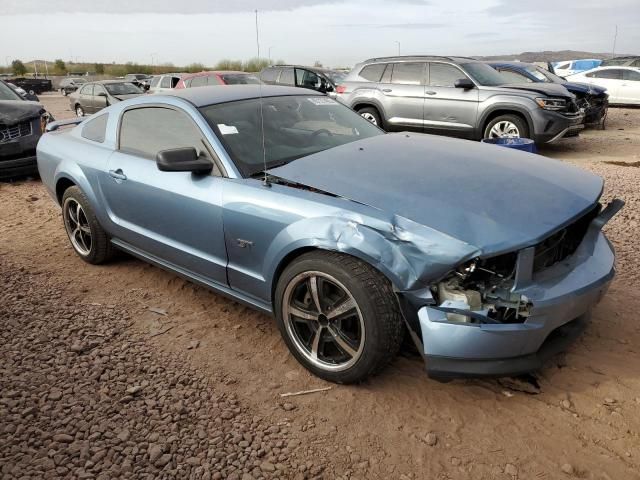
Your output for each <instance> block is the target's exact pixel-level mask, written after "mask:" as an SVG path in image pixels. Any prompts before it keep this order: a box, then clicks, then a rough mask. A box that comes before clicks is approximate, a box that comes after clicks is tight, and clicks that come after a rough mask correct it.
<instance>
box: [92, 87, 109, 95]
mask: <svg viewBox="0 0 640 480" xmlns="http://www.w3.org/2000/svg"><path fill="white" fill-rule="evenodd" d="M101 93H105V94H106V93H107V91H106V90H105V89H104V87H103V86H102V85H95V86H94V87H93V94H94V95H100V94H101Z"/></svg>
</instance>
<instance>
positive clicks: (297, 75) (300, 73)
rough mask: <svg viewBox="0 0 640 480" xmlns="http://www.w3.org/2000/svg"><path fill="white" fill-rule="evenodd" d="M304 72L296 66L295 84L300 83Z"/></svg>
mask: <svg viewBox="0 0 640 480" xmlns="http://www.w3.org/2000/svg"><path fill="white" fill-rule="evenodd" d="M304 72H305V71H304V70H303V69H302V68H296V85H302V82H303V80H304Z"/></svg>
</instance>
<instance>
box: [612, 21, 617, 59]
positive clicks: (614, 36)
mask: <svg viewBox="0 0 640 480" xmlns="http://www.w3.org/2000/svg"><path fill="white" fill-rule="evenodd" d="M616 40H618V25H616V33H614V34H613V51H612V52H611V56H612V57H615V56H616Z"/></svg>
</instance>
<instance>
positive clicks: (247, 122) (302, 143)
mask: <svg viewBox="0 0 640 480" xmlns="http://www.w3.org/2000/svg"><path fill="white" fill-rule="evenodd" d="M201 111H202V114H203V115H204V116H205V118H206V119H207V121H208V122H209V124H210V125H211V127H212V128H213V131H214V132H215V133H216V135H217V136H218V138H219V139H220V140H221V141H222V143H223V145H224V147H225V149H226V150H227V152H228V153H229V155H230V156H231V158H232V159H233V161H234V162H235V164H236V165H237V166H238V168H239V169H240V171H241V172H242V174H243V175H244V176H247V177H248V176H251V175H255V174H256V173H259V172H262V171H263V170H264V160H263V150H262V144H263V139H262V134H261V116H260V99H258V98H252V99H250V100H240V101H236V102H229V103H223V104H219V105H210V106H208V107H203V108H201ZM262 113H263V115H262V118H264V146H265V155H266V164H267V169H269V168H274V167H277V166H280V165H284V164H286V163H289V162H292V161H294V160H296V159H298V158H301V157H305V156H307V155H311V154H314V153H317V152H320V151H322V150H327V149H329V148H333V147H337V146H340V145H344V144H346V143H350V142H355V141H356V140H361V139H363V138H369V137H373V136H375V135H384V132H383V131H382V130H380V129H379V128H378V127H376V126H374V125H373V124H371V123H370V122H369V121H368V120H365V119H364V118H362V117H361V116H360V115H358V114H357V113H355V112H354V111H353V110H351V109H349V108H347V107H345V106H344V105H342V104H340V103H338V102H336V101H335V100H333V99H331V98H328V97H324V96H306V95H304V96H302V95H301V96H297V95H295V96H287V97H266V98H263V99H262Z"/></svg>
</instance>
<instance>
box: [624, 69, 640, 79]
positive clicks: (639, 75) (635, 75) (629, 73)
mask: <svg viewBox="0 0 640 480" xmlns="http://www.w3.org/2000/svg"><path fill="white" fill-rule="evenodd" d="M622 79H623V80H631V81H636V82H637V81H640V72H635V71H633V70H623V71H622Z"/></svg>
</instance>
